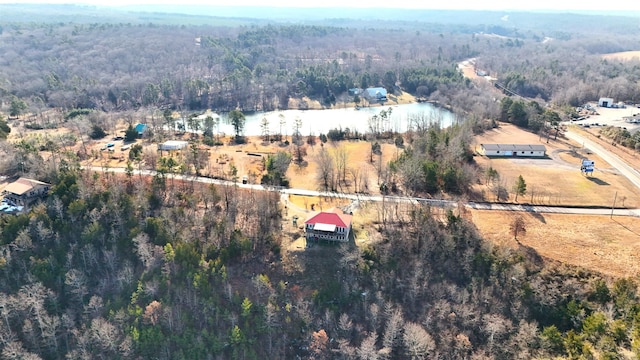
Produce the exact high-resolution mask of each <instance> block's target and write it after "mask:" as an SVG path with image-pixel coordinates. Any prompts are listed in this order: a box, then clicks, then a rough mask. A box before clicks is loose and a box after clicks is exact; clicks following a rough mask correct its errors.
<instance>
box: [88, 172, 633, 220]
mask: <svg viewBox="0 0 640 360" xmlns="http://www.w3.org/2000/svg"><path fill="white" fill-rule="evenodd" d="M85 169H86V170H90V171H96V172H113V173H119V174H124V173H125V172H126V170H125V168H103V167H87V168H85ZM134 174H135V175H148V176H153V175H155V174H156V172H155V171H151V170H134ZM167 177H168V178H171V177H173V178H174V179H177V180H185V181H196V182H199V183H204V184H216V185H222V186H237V187H238V188H241V189H250V190H255V191H278V192H279V193H280V194H282V195H298V196H322V197H332V198H341V199H348V200H352V201H376V202H381V201H388V202H407V203H415V204H418V203H423V204H429V205H431V206H435V207H441V208H455V207H456V206H458V204H459V203H458V202H457V201H452V200H438V199H427V198H420V197H407V196H382V195H366V194H343V193H336V192H327V191H315V190H306V189H289V188H283V187H279V186H267V185H258V184H242V183H237V182H236V183H234V182H232V181H226V180H218V179H211V178H207V177H198V176H193V175H177V174H176V175H172V174H167ZM464 205H465V206H466V207H467V208H470V209H476V210H501V211H520V212H532V213H555V214H578V215H611V208H580V207H556V206H543V205H515V204H496V203H477V202H467V203H464ZM613 214H614V215H616V216H635V217H640V209H615V210H614V212H613Z"/></svg>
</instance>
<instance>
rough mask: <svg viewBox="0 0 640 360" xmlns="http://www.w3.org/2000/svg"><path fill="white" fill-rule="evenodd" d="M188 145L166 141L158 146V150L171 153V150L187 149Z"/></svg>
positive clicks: (186, 143) (177, 141) (184, 142)
mask: <svg viewBox="0 0 640 360" xmlns="http://www.w3.org/2000/svg"><path fill="white" fill-rule="evenodd" d="M188 144H189V143H188V142H186V141H182V140H168V141H165V142H163V143H162V144H158V150H163V151H172V150H182V149H184V148H186V147H187V145H188Z"/></svg>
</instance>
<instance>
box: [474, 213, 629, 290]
mask: <svg viewBox="0 0 640 360" xmlns="http://www.w3.org/2000/svg"><path fill="white" fill-rule="evenodd" d="M515 214H516V213H514V212H506V211H476V210H473V211H471V216H472V220H473V222H474V223H475V224H476V226H477V227H478V230H479V231H480V233H481V234H482V235H483V237H484V238H485V239H489V240H491V241H492V242H493V243H494V244H497V245H500V246H507V247H510V248H514V249H515V248H518V247H519V246H525V247H530V248H532V249H534V250H535V251H536V252H537V253H538V254H540V255H541V256H543V257H545V258H548V259H553V260H557V261H561V262H563V263H567V264H571V265H576V266H582V267H585V268H587V269H590V270H593V271H598V272H601V273H603V274H605V275H608V276H615V277H624V276H638V275H639V274H640V261H639V260H640V255H638V254H640V221H638V219H637V218H630V217H616V216H614V217H613V219H610V218H609V217H608V216H592V215H563V214H522V216H523V217H524V219H525V224H526V225H525V226H526V234H525V235H522V236H519V237H518V240H519V242H520V244H518V242H516V241H515V240H514V238H513V235H512V234H511V233H510V230H509V224H510V222H511V221H512V220H513V217H514V216H515Z"/></svg>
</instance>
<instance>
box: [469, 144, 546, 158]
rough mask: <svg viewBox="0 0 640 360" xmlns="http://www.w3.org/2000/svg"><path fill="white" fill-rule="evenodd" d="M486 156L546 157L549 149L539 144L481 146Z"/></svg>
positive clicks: (481, 151)
mask: <svg viewBox="0 0 640 360" xmlns="http://www.w3.org/2000/svg"><path fill="white" fill-rule="evenodd" d="M480 153H481V154H482V155H485V156H515V157H545V156H547V148H546V147H545V146H544V145H538V144H480Z"/></svg>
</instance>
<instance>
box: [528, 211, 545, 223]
mask: <svg viewBox="0 0 640 360" xmlns="http://www.w3.org/2000/svg"><path fill="white" fill-rule="evenodd" d="M529 215H530V216H531V217H532V218H534V219H536V220H538V221H540V222H541V223H543V224H546V223H547V220H546V219H545V218H544V215H542V214H541V213H539V212H535V211H531V212H529Z"/></svg>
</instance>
